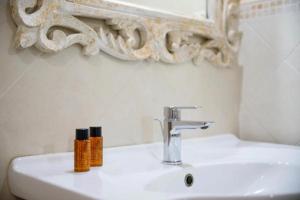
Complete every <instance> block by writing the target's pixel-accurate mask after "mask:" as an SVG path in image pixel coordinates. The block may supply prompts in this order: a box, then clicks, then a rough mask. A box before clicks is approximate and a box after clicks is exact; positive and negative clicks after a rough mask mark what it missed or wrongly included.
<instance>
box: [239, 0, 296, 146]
mask: <svg viewBox="0 0 300 200" xmlns="http://www.w3.org/2000/svg"><path fill="white" fill-rule="evenodd" d="M274 2H277V1H275V0H267V1H264V2H263V4H264V5H263V6H262V7H263V8H264V9H259V10H256V11H255V9H253V7H255V4H256V5H258V4H261V3H262V2H261V1H258V0H257V1H252V3H251V4H248V5H242V13H243V16H244V17H245V19H243V20H242V21H241V26H240V29H241V30H242V31H243V33H244V37H243V42H242V47H241V52H240V62H241V64H242V65H243V83H242V96H241V108H240V136H241V138H243V139H248V140H257V141H266V142H275V143H284V144H292V145H300V124H299V122H300V1H285V3H284V4H283V3H282V4H273V3H274ZM268 5H276V6H275V7H274V6H273V7H272V8H271V7H270V6H268ZM246 6H248V7H249V8H250V9H248V7H246ZM256 7H257V6H256ZM254 49H255V50H254Z"/></svg>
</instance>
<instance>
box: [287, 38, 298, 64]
mask: <svg viewBox="0 0 300 200" xmlns="http://www.w3.org/2000/svg"><path fill="white" fill-rule="evenodd" d="M299 46H300V41H299V42H298V43H297V44H296V45H295V47H294V48H293V49H292V50H291V51H290V53H289V54H288V55H287V56H286V57H285V58H284V61H286V60H287V59H288V58H289V57H290V56H291V55H292V54H293V53H294V52H295V51H296V49H297V48H298V47H299Z"/></svg>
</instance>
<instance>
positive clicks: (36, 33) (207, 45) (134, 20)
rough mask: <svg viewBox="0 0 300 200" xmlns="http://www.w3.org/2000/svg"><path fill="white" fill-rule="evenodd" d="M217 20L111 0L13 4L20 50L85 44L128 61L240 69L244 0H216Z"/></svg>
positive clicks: (90, 51)
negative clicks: (239, 24)
mask: <svg viewBox="0 0 300 200" xmlns="http://www.w3.org/2000/svg"><path fill="white" fill-rule="evenodd" d="M215 1H216V6H215V10H214V15H213V16H214V17H213V19H211V20H208V19H203V20H200V19H199V20H198V19H193V18H188V17H184V16H179V15H173V14H168V13H163V12H159V11H156V10H153V9H148V8H144V7H139V6H135V5H132V4H125V3H120V2H116V1H109V0H11V1H10V4H11V8H12V9H11V12H12V16H13V19H14V21H15V23H16V25H17V27H18V29H17V32H16V35H15V44H16V46H17V47H21V48H27V47H31V46H35V47H37V48H38V49H39V50H41V51H43V52H58V51H61V50H63V49H65V48H68V47H69V46H71V45H73V44H80V45H81V46H82V47H83V53H84V54H85V55H96V54H98V53H99V51H103V52H105V53H107V54H109V55H111V56H113V57H116V58H119V59H122V60H149V59H150V60H151V59H152V60H155V61H163V62H166V63H182V62H185V61H188V60H192V61H193V62H194V63H195V64H200V63H201V61H202V60H204V59H205V60H206V61H208V62H210V63H212V64H214V65H216V66H221V67H229V66H233V65H237V64H238V63H237V57H238V56H237V54H238V51H239V46H240V40H241V33H240V32H239V31H238V22H239V4H240V2H239V0H215Z"/></svg>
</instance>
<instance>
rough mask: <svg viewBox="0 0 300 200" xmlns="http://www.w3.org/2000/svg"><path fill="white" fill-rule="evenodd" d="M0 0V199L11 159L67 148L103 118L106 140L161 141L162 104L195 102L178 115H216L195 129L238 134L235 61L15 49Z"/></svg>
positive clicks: (108, 142)
mask: <svg viewBox="0 0 300 200" xmlns="http://www.w3.org/2000/svg"><path fill="white" fill-rule="evenodd" d="M0 2H1V3H0V142H1V143H0V191H1V192H0V199H9V198H12V197H11V196H10V194H9V192H8V188H7V181H6V180H7V168H8V165H9V162H10V161H11V160H12V159H13V158H15V157H17V156H25V155H32V154H43V153H53V152H64V151H71V150H72V149H73V138H74V129H75V128H78V127H88V126H90V125H102V126H103V131H104V138H105V146H106V147H108V146H118V145H127V144H138V143H145V142H152V141H161V140H162V138H161V133H160V129H159V126H158V124H157V123H156V122H153V118H155V117H159V118H162V108H163V106H165V105H201V106H203V109H202V110H201V111H200V112H193V111H186V112H185V114H183V117H185V118H187V119H188V118H189V119H202V120H214V121H216V124H215V125H214V126H213V127H212V128H211V129H208V130H207V131H197V132H198V133H199V132H203V135H204V136H208V135H212V134H218V133H225V132H231V133H235V134H236V133H237V131H238V109H239V90H240V69H239V68H234V69H229V70H228V69H218V68H215V67H213V66H211V65H209V64H203V65H202V66H198V67H196V66H194V65H192V64H191V63H185V64H180V65H166V64H162V63H147V62H124V61H120V60H116V59H113V58H112V57H110V56H107V55H105V54H103V53H100V54H99V55H96V56H93V57H84V56H82V54H81V52H80V51H81V50H80V48H78V46H74V47H71V48H69V49H67V50H64V51H62V52H60V53H58V54H51V55H50V54H43V53H41V52H39V51H38V50H36V49H35V48H29V49H24V50H15V48H14V47H13V44H12V43H13V36H14V33H15V31H16V28H15V26H14V24H13V22H12V19H11V17H10V15H9V11H8V6H7V2H6V1H0ZM190 136H193V135H192V134H190Z"/></svg>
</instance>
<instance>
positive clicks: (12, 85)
mask: <svg viewBox="0 0 300 200" xmlns="http://www.w3.org/2000/svg"><path fill="white" fill-rule="evenodd" d="M32 68H33V67H32V66H31V67H28V68H27V69H25V70H24V71H23V72H22V74H20V76H18V77H17V78H16V79H15V80H14V81H13V82H12V84H10V85H9V86H8V87H7V88H6V89H5V90H4V91H3V92H2V93H1V94H0V101H1V100H2V98H4V97H5V96H6V94H7V93H8V92H9V91H10V90H11V89H13V88H14V87H15V86H16V85H17V83H18V82H19V81H20V80H22V78H23V77H24V76H25V74H26V73H27V72H28V71H30V70H31V69H32Z"/></svg>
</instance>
